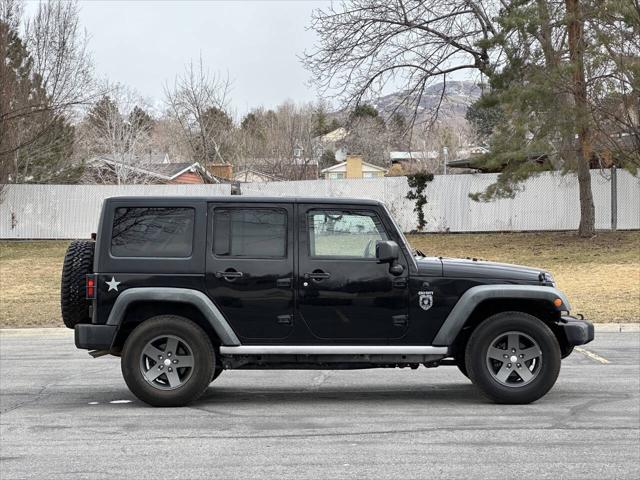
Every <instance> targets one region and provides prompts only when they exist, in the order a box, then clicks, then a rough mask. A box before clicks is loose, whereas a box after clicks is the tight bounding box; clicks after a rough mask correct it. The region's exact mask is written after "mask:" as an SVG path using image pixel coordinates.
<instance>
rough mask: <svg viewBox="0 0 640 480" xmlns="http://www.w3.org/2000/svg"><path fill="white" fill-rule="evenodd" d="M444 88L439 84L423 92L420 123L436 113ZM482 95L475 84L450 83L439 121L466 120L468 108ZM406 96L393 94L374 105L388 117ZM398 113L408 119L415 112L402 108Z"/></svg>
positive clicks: (419, 116) (400, 93) (467, 82)
mask: <svg viewBox="0 0 640 480" xmlns="http://www.w3.org/2000/svg"><path fill="white" fill-rule="evenodd" d="M442 87H443V84H442V83H438V84H436V85H432V86H430V87H428V88H427V89H426V90H425V91H424V92H423V94H422V96H421V98H420V103H419V105H418V110H417V113H418V121H420V120H425V119H428V118H430V117H431V116H432V115H433V114H434V113H435V111H436V109H437V108H438V104H439V103H440V97H441V96H442ZM480 93H481V91H480V87H478V85H477V84H476V83H474V82H469V81H448V82H447V83H446V88H445V94H444V97H443V98H442V104H441V105H440V111H439V114H438V117H439V119H441V120H452V119H453V120H457V119H464V116H465V113H466V111H467V108H468V107H469V105H471V104H472V103H474V102H475V101H476V100H477V99H478V97H480ZM404 96H405V94H404V93H403V92H397V93H392V94H389V95H385V96H382V97H379V98H378V99H377V100H376V101H374V102H372V104H373V106H374V107H375V108H376V109H377V110H378V112H380V114H381V115H383V116H384V117H388V116H389V115H391V113H392V112H393V111H394V109H395V108H396V107H397V106H398V104H399V103H400V102H401V101H402V100H403V99H404ZM398 112H399V113H401V114H403V115H405V116H407V117H409V116H410V115H413V110H412V108H410V107H404V106H403V107H400V108H399V109H398Z"/></svg>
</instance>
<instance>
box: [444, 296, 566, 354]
mask: <svg viewBox="0 0 640 480" xmlns="http://www.w3.org/2000/svg"><path fill="white" fill-rule="evenodd" d="M498 298H500V299H505V300H518V299H534V300H544V301H548V302H550V303H551V304H553V302H554V301H555V300H556V299H557V298H559V299H560V301H561V302H562V303H561V305H560V306H559V307H555V305H554V307H555V308H557V309H558V310H561V311H567V312H568V311H570V310H571V306H570V305H569V300H568V299H567V297H566V295H565V294H564V293H562V292H561V291H560V290H558V289H557V288H554V287H545V286H542V285H477V286H475V287H471V288H470V289H469V290H467V291H466V292H465V293H464V294H463V295H462V296H461V297H460V299H459V300H458V302H457V303H456V304H455V306H454V307H453V310H451V312H450V313H449V315H448V316H447V318H446V320H445V321H444V323H443V324H442V326H441V327H440V330H438V333H437V334H436V336H435V338H434V339H433V345H438V346H439V345H442V346H449V345H451V344H452V343H453V342H454V340H455V339H456V337H457V336H458V333H460V330H462V328H463V327H464V325H465V323H466V322H467V320H468V319H469V316H470V315H471V313H472V312H473V311H474V310H475V308H476V307H477V306H478V305H479V304H480V303H482V302H484V301H485V300H489V299H498Z"/></svg>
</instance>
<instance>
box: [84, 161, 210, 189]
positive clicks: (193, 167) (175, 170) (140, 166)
mask: <svg viewBox="0 0 640 480" xmlns="http://www.w3.org/2000/svg"><path fill="white" fill-rule="evenodd" d="M130 158H132V159H131V160H130V161H131V162H132V163H134V164H135V165H131V164H124V165H123V164H121V163H120V162H117V161H115V160H114V159H113V156H112V155H101V156H99V157H94V158H92V159H91V160H90V163H106V164H107V165H111V166H116V165H118V166H120V167H122V168H126V169H127V170H131V171H132V172H137V173H140V174H142V175H148V176H150V177H155V178H159V179H161V180H175V179H176V178H178V177H179V176H180V175H182V174H183V173H186V172H195V171H197V172H198V173H200V174H201V175H204V176H205V177H206V178H207V179H208V180H210V181H213V182H217V183H218V182H219V179H218V178H216V177H214V176H213V175H211V174H210V173H209V172H207V171H206V170H205V169H204V168H202V166H201V165H200V164H199V163H198V162H194V163H188V162H179V163H165V162H161V163H151V162H146V161H145V159H146V158H147V157H146V156H143V157H130ZM138 162H139V163H138Z"/></svg>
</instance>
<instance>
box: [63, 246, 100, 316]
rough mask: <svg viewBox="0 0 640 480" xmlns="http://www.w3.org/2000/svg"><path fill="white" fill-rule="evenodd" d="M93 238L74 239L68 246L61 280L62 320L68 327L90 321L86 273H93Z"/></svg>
mask: <svg viewBox="0 0 640 480" xmlns="http://www.w3.org/2000/svg"><path fill="white" fill-rule="evenodd" d="M94 250H95V242H94V241H92V240H74V241H73V242H71V244H70V245H69V248H67V253H66V254H65V256H64V265H63V266H62V280H61V282H60V287H61V288H60V307H61V309H62V321H63V322H64V324H65V326H67V327H68V328H73V327H75V326H76V325H78V324H79V323H89V322H90V318H89V304H90V302H89V300H87V299H86V275H87V274H89V273H93V252H94Z"/></svg>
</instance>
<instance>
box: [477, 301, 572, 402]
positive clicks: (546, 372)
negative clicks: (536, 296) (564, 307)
mask: <svg viewBox="0 0 640 480" xmlns="http://www.w3.org/2000/svg"><path fill="white" fill-rule="evenodd" d="M513 334H515V337H514V338H516V339H518V342H517V343H518V346H517V352H516V353H517V354H518V355H517V357H519V356H520V354H521V352H525V351H526V350H529V351H535V352H537V355H538V356H537V357H536V358H535V359H534V360H528V361H529V365H526V364H525V362H524V361H521V360H516V361H517V362H518V363H516V361H514V360H511V359H513V358H517V357H516V356H511V355H514V354H512V353H511V352H512V350H509V348H508V347H507V348H506V349H505V350H504V352H505V354H504V355H496V352H499V353H501V351H500V350H499V349H498V348H496V347H495V345H504V346H506V344H500V343H496V344H493V342H494V340H495V339H501V338H508V339H509V342H511V338H512V336H513ZM498 341H499V340H498ZM520 342H531V343H529V346H528V347H527V345H524V343H520ZM490 347H493V348H492V350H491V351H490V350H489V348H490ZM506 355H509V357H506ZM523 355H524V354H523ZM497 356H501V357H505V359H504V360H503V361H502V362H500V361H497V360H494V359H493V358H495V357H497ZM524 358H527V357H524ZM508 362H513V363H508ZM520 362H522V363H520ZM533 362H536V363H533ZM465 363H466V367H467V371H468V373H469V378H470V379H471V381H472V382H473V383H474V384H475V385H476V387H478V389H479V390H480V392H482V394H483V395H484V396H486V397H487V398H489V399H491V400H493V401H494V402H496V403H510V404H524V403H531V402H534V401H536V400H538V399H539V398H540V397H542V396H543V395H545V394H546V393H547V392H548V391H549V390H550V389H551V387H553V385H554V383H555V382H556V379H557V378H558V374H559V373H560V363H561V359H560V346H559V345H558V340H557V339H556V337H555V335H554V334H553V332H552V331H551V329H550V328H549V327H548V326H547V325H545V324H544V323H543V322H542V321H541V320H540V319H538V318H536V317H534V316H532V315H529V314H526V313H523V312H503V313H498V314H496V315H493V316H491V317H489V318H487V319H486V320H485V321H483V322H482V323H481V324H480V325H479V326H478V327H477V328H476V329H475V330H474V331H473V333H472V335H471V338H469V342H468V343H467V347H466V355H465ZM516 367H517V368H518V369H519V368H523V370H520V371H521V372H522V373H523V374H524V373H526V377H529V375H530V374H531V376H530V377H529V379H528V380H525V377H524V376H521V374H520V373H518V371H516ZM524 367H526V368H527V370H529V372H528V373H527V372H525V371H524ZM511 368H513V369H514V370H513V371H511V370H510V369H511ZM507 369H509V371H507ZM501 372H505V375H508V377H507V378H506V379H504V380H503V379H502V378H499V377H500V373H501Z"/></svg>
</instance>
